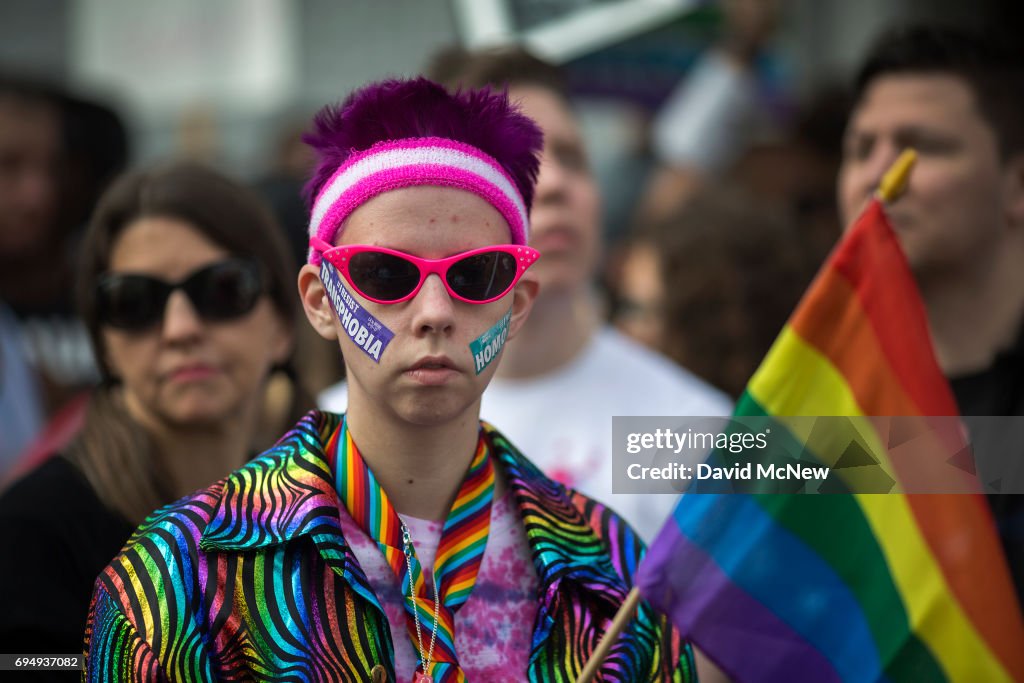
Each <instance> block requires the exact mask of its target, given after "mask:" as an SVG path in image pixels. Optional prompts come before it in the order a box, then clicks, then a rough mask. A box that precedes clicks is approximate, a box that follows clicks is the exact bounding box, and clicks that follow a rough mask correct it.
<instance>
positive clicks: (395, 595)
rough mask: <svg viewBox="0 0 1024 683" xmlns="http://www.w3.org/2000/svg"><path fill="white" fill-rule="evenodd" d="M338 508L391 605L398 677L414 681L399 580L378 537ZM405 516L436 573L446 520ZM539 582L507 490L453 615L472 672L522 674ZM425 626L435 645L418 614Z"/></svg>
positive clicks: (487, 677)
mask: <svg viewBox="0 0 1024 683" xmlns="http://www.w3.org/2000/svg"><path fill="white" fill-rule="evenodd" d="M340 512H341V528H342V533H344V535H345V540H346V541H348V543H349V545H350V546H351V547H352V551H353V553H355V556H356V558H357V559H358V560H359V564H360V565H361V566H362V568H363V571H364V572H365V573H366V578H367V579H368V580H369V582H370V585H371V586H373V590H374V592H375V593H376V594H377V597H378V598H379V599H380V602H381V606H382V607H383V608H384V611H385V612H386V613H387V616H388V622H390V625H391V638H392V642H394V644H395V670H396V673H397V675H398V680H399V681H411V680H412V675H413V671H414V669H415V667H416V665H417V664H418V663H419V655H418V654H417V653H416V651H415V649H414V647H413V643H412V641H411V640H410V639H409V637H408V635H406V627H405V607H404V606H403V596H402V594H401V591H400V588H399V585H398V580H397V579H396V578H395V575H394V574H393V573H392V572H391V569H390V568H388V566H387V564H386V563H385V562H384V556H383V555H382V554H381V552H380V549H379V548H378V547H377V544H376V543H374V542H373V541H372V540H370V537H369V536H367V535H366V534H365V533H364V532H363V531H362V529H360V528H359V527H358V526H356V523H355V522H354V521H353V520H352V518H351V517H350V516H349V514H348V512H347V511H346V510H345V509H344V508H343V507H342V508H341V510H340ZM400 516H401V518H402V521H404V522H405V525H406V526H407V527H408V528H409V533H410V534H411V536H412V541H413V544H414V545H415V546H416V556H417V557H418V558H419V560H420V563H421V564H422V565H423V568H424V572H425V573H426V576H427V578H428V580H432V579H431V577H432V575H433V566H434V557H435V556H436V554H437V545H438V542H439V541H440V539H441V526H442V523H441V522H434V521H429V520H423V519H416V518H415V517H408V516H406V515H400ZM429 585H430V586H432V585H433V584H432V583H431V584H429ZM537 586H538V581H537V572H536V570H535V569H534V567H533V563H532V562H531V560H530V547H529V544H528V543H527V541H526V531H525V530H524V529H523V525H522V522H521V520H520V519H519V515H518V514H517V512H516V508H515V505H514V504H513V502H512V501H511V500H510V496H509V494H508V493H506V494H505V495H504V496H502V497H501V498H500V499H498V500H496V501H495V502H494V505H493V507H492V508H491V531H490V536H488V539H487V549H486V550H485V551H484V559H483V561H482V562H481V564H480V573H479V575H478V576H477V581H476V585H475V586H474V588H473V592H472V593H471V594H470V596H469V599H468V600H467V601H466V604H465V605H463V606H462V608H461V609H460V610H459V611H458V612H457V613H456V615H455V648H456V651H457V652H458V654H459V664H460V665H461V666H462V669H463V671H465V673H466V677H467V678H468V679H469V680H471V681H496V682H500V681H522V680H525V676H526V665H527V663H528V661H529V658H530V639H531V636H532V634H533V623H534V618H535V617H536V614H537V605H538V601H537ZM430 590H432V589H430ZM431 595H432V593H431ZM420 628H421V629H422V633H423V648H424V650H426V649H428V648H429V647H430V628H431V624H430V623H429V622H428V623H422V622H421V623H420Z"/></svg>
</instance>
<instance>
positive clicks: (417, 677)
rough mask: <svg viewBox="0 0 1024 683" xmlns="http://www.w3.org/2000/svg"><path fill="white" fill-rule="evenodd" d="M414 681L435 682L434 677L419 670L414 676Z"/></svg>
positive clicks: (414, 682)
mask: <svg viewBox="0 0 1024 683" xmlns="http://www.w3.org/2000/svg"><path fill="white" fill-rule="evenodd" d="M412 683H434V677H433V676H428V675H427V674H425V673H421V672H419V671H417V672H416V673H414V674H413V676H412Z"/></svg>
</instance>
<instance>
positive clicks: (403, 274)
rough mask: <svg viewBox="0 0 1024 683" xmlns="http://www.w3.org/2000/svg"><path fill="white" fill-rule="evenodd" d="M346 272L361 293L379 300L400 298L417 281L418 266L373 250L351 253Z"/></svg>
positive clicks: (410, 289)
mask: <svg viewBox="0 0 1024 683" xmlns="http://www.w3.org/2000/svg"><path fill="white" fill-rule="evenodd" d="M348 273H349V276H350V277H351V278H352V284H354V285H355V286H356V288H357V289H359V291H360V292H361V293H362V294H364V295H365V296H368V297H370V298H372V299H378V300H380V301H395V300H397V299H401V298H402V297H403V296H405V295H406V294H408V293H409V292H411V291H412V290H414V289H416V285H418V284H419V282H420V271H419V268H417V267H416V266H415V264H413V263H412V262H411V261H406V260H405V259H404V258H401V257H399V256H395V255H393V254H381V253H379V252H372V251H364V252H361V253H359V254H356V255H355V256H353V257H352V259H351V260H350V261H349V264H348Z"/></svg>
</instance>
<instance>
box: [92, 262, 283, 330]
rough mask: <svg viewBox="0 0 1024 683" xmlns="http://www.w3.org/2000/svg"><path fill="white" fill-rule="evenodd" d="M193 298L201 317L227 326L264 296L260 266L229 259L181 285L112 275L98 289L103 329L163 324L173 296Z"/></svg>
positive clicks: (98, 313) (197, 272) (120, 274)
mask: <svg viewBox="0 0 1024 683" xmlns="http://www.w3.org/2000/svg"><path fill="white" fill-rule="evenodd" d="M176 289H180V290H182V291H183V292H185V294H187V295H188V298H189V300H190V301H191V302H192V306H193V307H194V308H195V309H196V312H197V313H198V314H199V316H200V317H201V318H203V319H204V320H208V321H222V320H231V319H233V318H239V317H241V316H243V315H245V314H246V313H248V312H249V311H251V310H252V309H253V308H254V307H255V306H256V302H257V301H258V300H259V298H260V295H261V294H263V289H264V288H263V276H262V273H261V271H260V267H259V265H258V264H256V263H254V262H252V261H247V260H243V259H227V260H224V261H218V262H217V263H214V264H211V265H209V266H206V267H205V268H200V269H199V270H197V271H195V272H194V273H192V274H190V275H189V276H188V277H186V278H185V279H184V280H181V281H179V282H167V281H165V280H161V279H159V278H155V277H150V276H149V275H136V274H132V273H107V274H106V275H103V276H101V277H100V280H99V282H98V283H97V284H96V311H97V315H98V317H99V320H100V322H101V323H102V324H104V325H108V326H110V327H116V328H119V329H122V330H136V331H140V330H145V329H148V328H150V327H153V326H154V325H156V324H157V323H159V322H160V321H161V320H162V319H163V316H164V308H165V307H166V306H167V299H168V298H170V296H171V292H173V291H174V290H176Z"/></svg>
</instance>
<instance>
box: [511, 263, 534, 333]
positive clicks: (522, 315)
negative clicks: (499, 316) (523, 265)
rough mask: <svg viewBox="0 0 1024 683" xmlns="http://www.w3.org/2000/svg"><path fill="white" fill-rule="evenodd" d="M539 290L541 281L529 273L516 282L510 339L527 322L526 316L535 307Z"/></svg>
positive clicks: (513, 294) (513, 293) (513, 292)
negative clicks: (534, 303)
mask: <svg viewBox="0 0 1024 683" xmlns="http://www.w3.org/2000/svg"><path fill="white" fill-rule="evenodd" d="M538 291H540V283H539V282H537V280H535V279H533V278H532V277H531V276H530V274H529V273H527V274H526V275H523V277H522V278H521V279H520V280H519V282H517V283H516V286H515V288H513V290H512V319H511V320H510V321H509V328H508V337H509V339H511V338H513V337H515V336H516V333H518V332H519V329H520V328H521V327H522V326H523V324H524V323H526V318H527V317H529V315H530V309H531V308H533V302H534V300H535V299H536V298H537V292H538Z"/></svg>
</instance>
